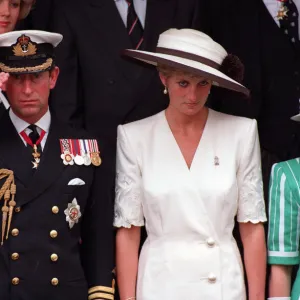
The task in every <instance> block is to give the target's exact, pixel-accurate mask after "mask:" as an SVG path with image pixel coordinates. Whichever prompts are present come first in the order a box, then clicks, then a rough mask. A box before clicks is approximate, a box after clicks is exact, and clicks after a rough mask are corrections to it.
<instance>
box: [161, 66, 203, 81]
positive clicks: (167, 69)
mask: <svg viewBox="0 0 300 300" xmlns="http://www.w3.org/2000/svg"><path fill="white" fill-rule="evenodd" d="M157 70H158V72H159V73H161V74H162V75H163V76H164V77H166V78H169V77H171V76H174V75H185V76H189V77H201V76H199V75H198V76H197V75H194V74H193V73H190V72H187V71H182V70H180V69H178V68H174V67H171V66H168V65H163V64H158V65H157Z"/></svg>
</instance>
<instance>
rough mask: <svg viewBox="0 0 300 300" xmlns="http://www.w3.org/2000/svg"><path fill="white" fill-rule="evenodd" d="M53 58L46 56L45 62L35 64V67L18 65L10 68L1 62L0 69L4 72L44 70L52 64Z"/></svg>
mask: <svg viewBox="0 0 300 300" xmlns="http://www.w3.org/2000/svg"><path fill="white" fill-rule="evenodd" d="M52 62H53V59H52V58H48V59H47V60H46V62H45V63H43V64H41V65H39V66H35V67H20V68H12V67H9V66H6V65H5V64H3V63H0V69H1V71H2V72H5V73H21V72H41V71H45V70H47V69H48V68H50V67H51V66H52Z"/></svg>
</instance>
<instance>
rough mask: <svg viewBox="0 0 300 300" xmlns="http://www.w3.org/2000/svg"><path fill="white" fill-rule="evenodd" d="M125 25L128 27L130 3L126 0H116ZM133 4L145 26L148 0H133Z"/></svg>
mask: <svg viewBox="0 0 300 300" xmlns="http://www.w3.org/2000/svg"><path fill="white" fill-rule="evenodd" d="M114 1H115V3H116V6H117V9H118V11H119V13H120V16H121V18H122V20H123V23H124V25H125V27H127V12H128V4H127V2H126V0H114ZM133 5H134V9H135V12H136V14H137V16H138V17H139V20H140V22H141V24H142V26H143V28H145V19H146V7H147V0H133Z"/></svg>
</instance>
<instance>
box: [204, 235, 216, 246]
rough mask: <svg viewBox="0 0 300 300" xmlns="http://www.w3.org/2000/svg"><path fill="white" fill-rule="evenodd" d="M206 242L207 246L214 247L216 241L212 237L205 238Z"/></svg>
mask: <svg viewBox="0 0 300 300" xmlns="http://www.w3.org/2000/svg"><path fill="white" fill-rule="evenodd" d="M206 244H207V245H208V246H209V247H214V246H215V244H216V242H215V240H214V239H213V238H211V237H210V238H208V239H207V240H206Z"/></svg>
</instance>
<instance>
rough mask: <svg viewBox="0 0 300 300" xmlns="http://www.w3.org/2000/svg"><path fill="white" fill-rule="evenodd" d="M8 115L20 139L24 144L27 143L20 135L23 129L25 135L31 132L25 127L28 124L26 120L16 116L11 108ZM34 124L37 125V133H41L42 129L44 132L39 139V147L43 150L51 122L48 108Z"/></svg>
mask: <svg viewBox="0 0 300 300" xmlns="http://www.w3.org/2000/svg"><path fill="white" fill-rule="evenodd" d="M9 117H10V119H11V121H12V123H13V125H14V126H15V128H16V130H17V132H18V134H19V136H20V138H21V140H22V141H23V143H24V145H27V143H26V141H25V140H24V139H23V137H22V136H21V134H20V133H21V132H22V131H23V130H25V133H26V134H27V135H29V134H30V133H31V130H30V129H28V128H27V127H28V126H29V125H30V124H29V123H27V122H26V121H24V120H22V119H20V118H19V117H18V116H16V114H15V113H14V112H13V111H12V109H10V110H9ZM34 124H35V125H36V126H37V129H36V130H37V132H38V134H41V132H42V130H44V131H45V132H46V134H45V136H44V138H43V139H42V141H41V148H42V150H44V147H45V144H46V140H47V137H48V133H49V128H50V124H51V114H50V111H49V109H48V111H47V112H46V113H45V114H44V116H43V117H42V118H41V119H39V120H38V121H37V122H36V123H34Z"/></svg>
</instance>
